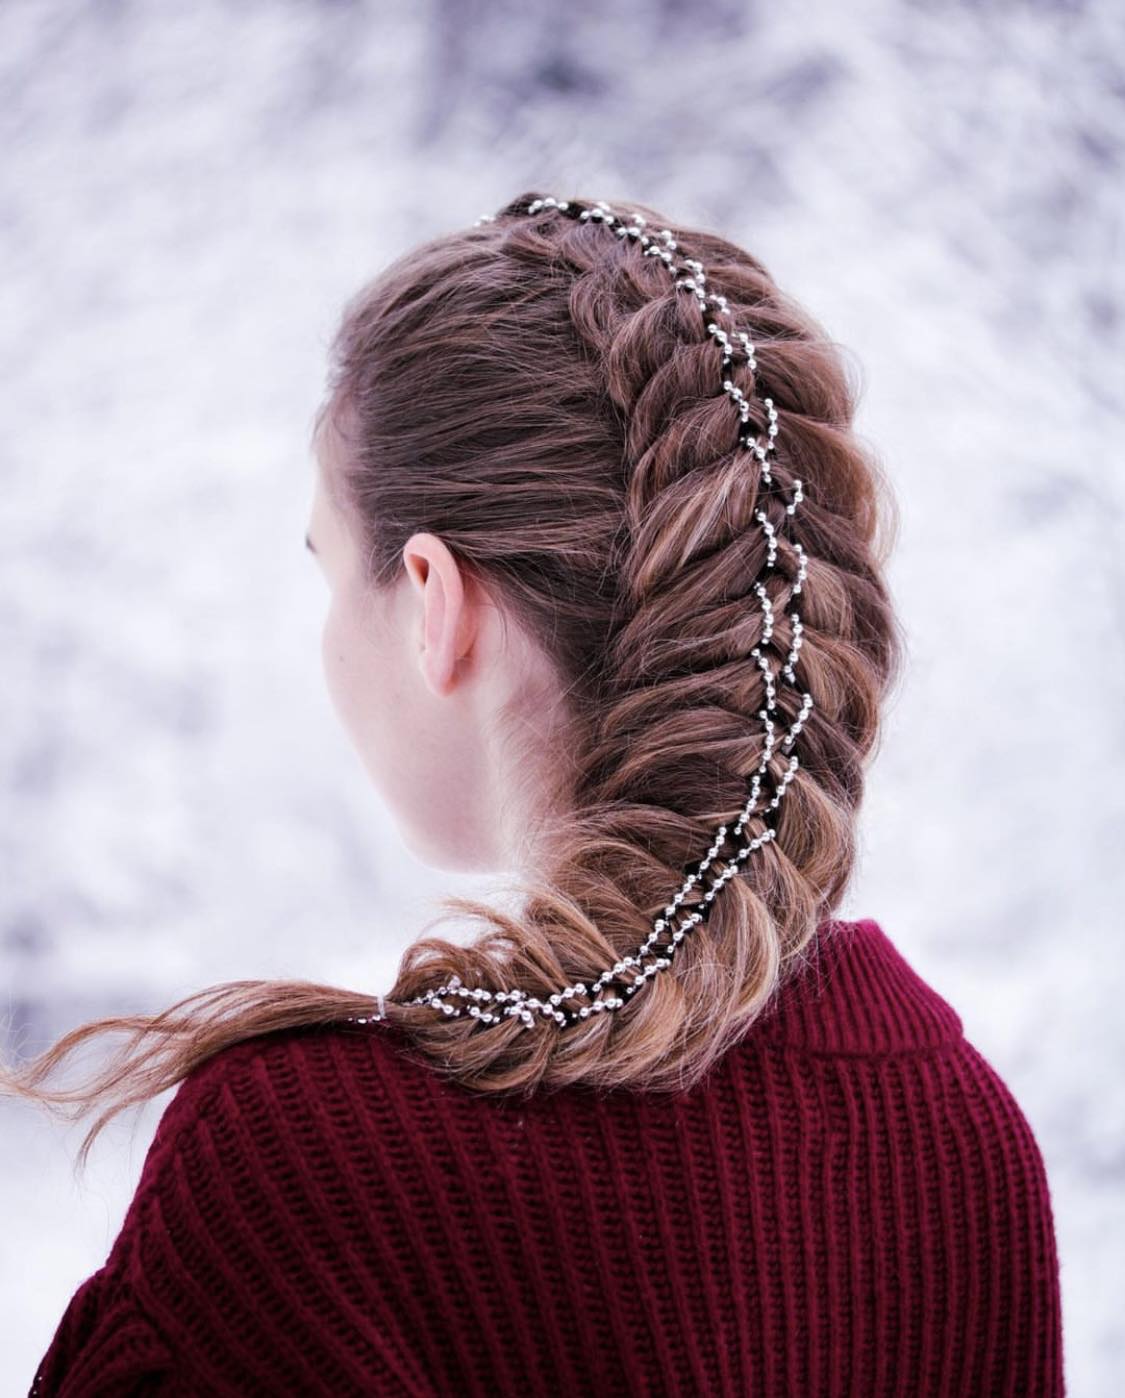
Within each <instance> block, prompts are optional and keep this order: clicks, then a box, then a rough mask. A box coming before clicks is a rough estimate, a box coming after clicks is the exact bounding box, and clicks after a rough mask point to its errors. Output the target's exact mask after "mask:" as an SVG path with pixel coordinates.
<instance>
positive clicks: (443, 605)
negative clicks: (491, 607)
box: [403, 533, 474, 695]
mask: <svg viewBox="0 0 1125 1398" xmlns="http://www.w3.org/2000/svg"><path fill="white" fill-rule="evenodd" d="M403 562H404V564H405V566H406V573H407V577H408V578H409V579H410V582H411V585H412V587H413V590H414V593H415V596H416V599H417V601H418V602H419V604H420V608H419V609H420V614H421V615H420V623H419V630H420V651H421V663H422V668H423V673H424V675H425V678H426V682H427V684H428V685H429V686H430V688H431V689H432V690H433V692H434V693H435V694H437V695H445V694H448V693H449V692H450V690H451V689H452V688H453V687H454V683H455V680H456V676H457V663H458V661H459V660H461V659H462V658H463V656H464V655H465V653H466V652H467V651H468V649H469V647H470V646H471V644H472V633H473V630H474V626H473V620H472V616H471V615H470V613H471V610H472V608H471V604H470V603H469V600H468V597H467V595H466V591H465V586H464V580H463V578H462V575H461V568H460V565H459V564H458V562H457V560H456V558H454V556H453V554H452V553H451V552H450V551H449V549H448V547H447V546H446V545H445V544H444V543H442V541H441V540H440V539H439V538H437V536H436V535H434V534H427V533H419V534H414V535H412V536H411V537H410V538H409V539H408V540H407V542H406V543H405V544H404V545H403Z"/></svg>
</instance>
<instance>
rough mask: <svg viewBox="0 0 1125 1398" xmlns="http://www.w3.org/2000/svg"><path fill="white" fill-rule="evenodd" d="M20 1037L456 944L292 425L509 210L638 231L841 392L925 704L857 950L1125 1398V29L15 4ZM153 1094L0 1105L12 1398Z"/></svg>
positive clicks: (9, 106) (10, 629)
mask: <svg viewBox="0 0 1125 1398" xmlns="http://www.w3.org/2000/svg"><path fill="white" fill-rule="evenodd" d="M0 77H2V84H3V100H2V103H0V151H2V152H3V154H2V157H0V264H2V266H3V277H2V284H0V363H2V373H3V383H4V388H5V401H4V411H3V415H2V418H0V470H2V472H3V490H2V492H0V502H2V503H0V511H2V516H0V522H2V529H3V547H2V550H0V645H2V653H3V676H4V680H3V688H2V693H0V762H2V764H3V767H2V772H3V794H4V799H3V807H2V814H0V846H2V860H3V863H2V883H0V990H2V991H3V1000H2V1001H0V1009H2V1010H3V1011H5V1014H6V1018H7V1020H8V1021H9V1024H8V1034H9V1040H8V1042H9V1045H10V1046H11V1048H12V1049H13V1050H14V1048H15V1047H16V1046H18V1048H19V1050H20V1051H21V1052H31V1051H34V1050H37V1049H39V1048H42V1047H45V1045H46V1043H47V1041H48V1040H49V1039H50V1038H53V1037H54V1036H56V1035H57V1034H59V1033H61V1032H62V1031H63V1030H65V1029H67V1028H69V1027H71V1026H73V1025H76V1024H78V1023H79V1022H81V1021H84V1020H86V1019H87V1018H90V1017H92V1016H94V1015H99V1014H106V1013H112V1012H116V1011H125V1010H128V1011H139V1010H146V1011H149V1010H155V1009H157V1008H160V1007H162V1006H163V1005H165V1004H167V1003H169V1002H170V1001H171V999H173V998H178V997H179V996H181V995H185V994H188V993H190V992H191V991H192V990H195V989H199V988H201V987H203V986H205V985H210V984H214V983H216V982H219V981H221V980H227V979H231V978H234V977H241V976H247V977H258V976H275V975H277V976H290V975H296V976H309V977H314V978H317V979H322V980H326V981H333V982H336V983H340V984H349V985H353V986H361V987H369V988H371V989H372V990H376V989H381V988H385V987H386V986H387V985H388V984H389V982H390V980H391V978H392V975H393V970H394V966H395V964H396V963H397V959H398V956H399V954H400V953H401V951H402V949H403V947H404V946H405V945H406V944H407V942H409V941H410V940H411V938H412V937H413V936H414V935H415V933H416V931H417V929H418V927H419V926H420V925H421V922H422V921H423V920H424V917H425V916H426V915H427V914H428V913H430V912H432V911H433V903H432V900H433V898H435V897H436V896H437V895H438V894H440V893H442V892H447V891H468V890H469V889H470V888H474V891H480V886H479V885H476V886H475V887H474V885H473V884H472V882H471V881H469V880H461V881H457V882H455V881H454V880H453V879H445V878H442V877H441V876H439V875H435V874H433V873H432V872H431V871H428V870H426V869H424V868H423V867H421V866H420V865H417V864H415V863H414V862H412V860H411V858H410V856H409V855H408V854H407V853H406V851H405V850H404V849H403V847H402V846H401V845H400V843H399V841H398V837H397V835H396V833H395V831H394V828H393V826H392V824H391V823H390V821H389V818H388V816H387V815H386V814H385V813H384V812H383V811H382V810H380V809H379V807H378V805H377V802H376V801H375V799H374V798H373V795H372V794H371V793H370V791H369V790H368V788H367V786H366V783H365V779H364V778H363V776H362V774H361V771H360V768H359V765H358V762H356V761H355V760H354V759H353V757H352V754H351V750H350V748H349V747H348V745H347V742H346V739H345V738H344V736H343V734H342V732H341V731H340V730H339V729H338V727H337V725H336V723H335V719H334V716H333V714H332V712H331V710H330V706H329V701H328V699H327V696H326V695H325V693H324V691H323V687H322V681H321V675H320V663H319V651H318V644H319V628H320V622H321V616H322V610H323V607H324V603H325V599H326V592H325V589H324V585H323V583H322V581H321V579H320V576H319V574H318V572H317V570H316V565H315V561H314V560H313V559H311V558H310V556H309V555H308V554H307V553H306V551H305V549H304V547H303V533H304V528H305V523H306V519H307V512H308V505H309V500H310V496H311V484H312V475H311V471H312V467H311V461H310V458H309V456H308V453H307V447H306V444H307V437H308V430H309V427H310V425H311V419H312V414H313V412H314V410H315V408H316V405H317V403H318V401H319V398H320V394H321V390H322V386H323V376H324V351H325V346H326V342H327V339H328V337H329V335H330V333H331V331H332V329H333V327H334V325H335V321H336V317H337V314H338V311H339V308H340V305H341V303H342V301H343V299H344V298H345V297H346V296H347V295H348V294H350V293H351V292H352V291H353V290H354V289H355V288H356V287H357V286H358V285H359V283H360V282H361V281H363V280H364V279H366V278H367V277H368V276H370V275H371V274H372V273H373V272H374V271H375V270H376V269H377V268H378V267H379V266H380V265H381V264H383V263H384V262H385V261H386V260H387V259H389V258H390V257H391V256H393V255H394V254H396V253H397V252H398V251H399V250H401V249H402V248H403V247H405V246H406V245H408V244H410V243H413V242H414V241H416V240H418V239H420V238H422V237H426V236H429V235H431V234H434V233H436V232H439V231H442V230H445V229H447V228H452V227H457V226H463V225H465V224H467V223H469V222H471V221H472V220H473V219H475V218H476V217H477V215H478V214H480V213H483V212H486V211H492V210H494V209H495V208H497V207H499V205H501V204H502V203H504V202H505V201H506V200H507V199H508V198H510V197H511V196H512V195H513V194H515V193H517V192H519V191H520V190H522V189H524V188H528V187H537V188H540V189H542V190H544V191H546V192H552V193H556V194H559V195H566V194H575V195H578V196H583V197H593V198H598V197H601V198H606V199H608V200H609V201H610V203H612V202H613V200H614V198H615V197H616V196H620V197H637V198H639V199H642V200H643V201H645V202H647V203H651V204H653V205H655V206H656V207H657V208H661V209H663V210H665V211H666V212H667V213H668V214H669V216H671V217H675V218H677V219H683V220H686V221H688V222H692V221H695V222H699V223H703V224H706V225H708V226H712V227H715V228H718V229H720V230H721V231H723V232H726V233H728V234H729V235H730V236H732V237H734V238H736V239H738V240H739V241H741V242H743V243H744V244H745V245H746V246H747V247H749V248H751V249H752V250H753V251H754V252H755V253H756V254H758V255H759V256H760V257H762V258H763V260H764V261H765V262H766V264H767V266H768V267H769V268H770V269H771V271H772V272H773V273H774V275H775V276H776V277H777V278H778V280H779V281H780V282H781V284H782V285H783V286H785V287H786V288H788V289H789V290H791V291H792V292H793V293H795V294H796V295H797V296H799V297H800V298H801V299H803V300H804V301H805V302H806V303H807V304H808V305H809V307H810V308H811V309H812V311H813V312H814V314H816V315H817V316H818V317H819V318H820V319H821V320H822V321H823V323H824V324H825V325H826V326H827V327H828V329H829V331H830V333H831V334H832V335H833V336H834V337H835V338H836V339H838V340H840V341H841V342H843V343H844V344H845V345H847V346H848V347H849V349H850V350H851V351H852V352H853V353H854V354H855V355H856V356H857V357H858V359H859V361H860V362H861V364H862V367H863V373H864V381H865V383H866V391H865V395H864V400H863V406H862V409H861V420H860V426H861V429H862V430H863V432H864V433H865V435H866V436H868V437H869V438H870V439H871V440H872V441H873V442H874V443H875V444H876V446H877V448H878V449H879V451H880V453H881V455H882V456H883V458H884V460H885V461H886V463H887V465H888V467H889V469H890V471H891V474H892V477H893V479H894V482H895V484H896V486H897V489H898V492H899V496H900V499H901V502H902V509H903V529H902V534H901V537H900V542H899V546H898V552H897V555H896V558H895V562H894V565H893V569H892V583H893V585H894V587H895V590H896V593H897V595H898V597H899V601H900V605H901V607H902V610H903V613H904V617H905V620H906V624H907V627H908V630H909V633H910V641H911V650H912V656H911V668H910V673H909V676H908V679H907V681H906V685H905V687H904V689H903V691H902V694H901V697H900V699H899V701H898V702H897V704H896V705H895V706H894V708H893V711H892V713H891V716H890V721H889V729H888V735H887V739H886V743H885V745H884V749H883V751H882V754H881V755H880V757H879V759H878V761H877V763H876V765H875V767H874V768H873V770H872V774H871V784H870V789H869V799H868V802H867V805H866V807H865V815H864V822H863V830H862V840H863V852H864V853H863V864H862V868H861V872H860V875H859V877H858V878H857V881H856V884H855V885H854V891H853V894H852V896H851V898H850V901H849V904H848V905H847V906H846V907H845V908H844V909H843V910H842V911H843V913H844V915H847V916H874V917H876V918H878V919H879V921H880V922H881V924H882V925H883V927H884V928H885V929H886V930H887V932H888V933H889V934H890V935H891V936H892V937H893V938H894V939H895V940H896V942H897V943H898V944H899V946H900V947H901V949H902V950H903V952H904V953H905V954H906V955H907V957H908V959H909V960H911V961H912V963H913V964H914V965H915V966H916V967H917V968H918V969H919V970H920V971H921V972H922V973H923V974H924V975H925V976H926V977H927V978H928V979H929V980H930V981H931V983H932V984H934V985H935V987H936V988H938V989H939V990H940V991H941V992H942V993H943V994H944V995H946V997H947V998H949V999H950V1000H951V1001H952V1002H953V1003H954V1004H955V1005H956V1006H957V1008H958V1009H959V1010H960V1012H961V1013H962V1016H963V1018H964V1020H965V1024H966V1031H967V1033H968V1035H969V1037H970V1038H971V1039H972V1040H973V1041H974V1042H975V1043H976V1044H977V1045H978V1046H979V1047H980V1048H981V1049H982V1051H983V1052H985V1054H986V1055H987V1056H988V1057H989V1058H990V1059H991V1061H992V1062H993V1063H994V1064H995V1066H996V1067H997V1069H998V1070H999V1072H1000V1073H1001V1075H1002V1076H1003V1077H1004V1078H1005V1080H1006V1081H1007V1082H1008V1083H1009V1084H1010V1085H1011V1087H1012V1088H1013V1090H1014V1091H1015V1092H1016V1094H1017V1096H1018V1098H1019V1100H1020V1102H1021V1104H1022V1105H1023V1107H1024V1110H1025V1112H1026V1114H1027V1116H1028V1117H1029V1119H1030V1121H1031V1123H1032V1125H1033V1127H1034V1129H1035V1131H1036V1134H1037V1136H1038V1139H1039V1141H1040V1143H1041V1147H1042V1150H1043V1153H1044V1156H1045V1158H1046V1161H1047V1165H1048V1170H1049V1174H1050V1178H1051V1183H1052V1191H1053V1198H1054V1204H1055V1210H1056V1224H1057V1228H1058V1234H1059V1244H1060V1250H1061V1256H1062V1280H1063V1290H1064V1308H1065V1314H1064V1325H1065V1332H1066V1358H1067V1371H1068V1379H1069V1383H1070V1386H1071V1387H1070V1391H1071V1392H1073V1393H1074V1394H1075V1395H1094V1394H1099V1395H1100V1394H1106V1395H1108V1394H1111V1393H1117V1392H1120V1383H1121V1375H1122V1373H1123V1372H1125V1332H1123V1329H1122V1325H1121V1321H1120V1315H1121V1291H1122V1283H1123V1281H1125V1276H1123V1267H1122V1258H1123V1257H1125V1085H1123V1081H1122V1067H1123V1066H1125V1065H1123V1057H1125V1055H1123V1049H1125V1023H1123V1020H1122V1016H1121V1006H1122V1004H1123V1003H1125V952H1123V949H1122V946H1121V935H1122V919H1121V916H1120V912H1119V909H1120V907H1121V905H1122V898H1123V895H1125V858H1123V854H1125V761H1123V759H1125V718H1123V715H1125V702H1123V701H1125V682H1123V681H1125V674H1123V672H1125V664H1123V659H1125V657H1123V640H1122V637H1123V624H1125V555H1123V549H1125V536H1123V530H1122V512H1123V508H1125V463H1123V460H1122V448H1121V446H1120V443H1121V440H1122V435H1123V429H1125V423H1123V421H1122V416H1123V398H1125V394H1123V385H1125V372H1123V371H1125V354H1123V350H1125V320H1123V314H1125V246H1123V223H1125V218H1123V214H1125V207H1123V201H1125V176H1123V171H1122V157H1123V153H1125V7H1123V6H1122V5H1120V4H1118V3H1115V0H1105V3H1101V4H1092V3H1091V4H1082V3H1062V2H1061V0H1055V3H1040V4H1032V3H1027V4H1017V3H996V4H984V5H982V4H978V3H972V2H971V0H964V3H945V4H932V5H921V4H917V3H905V2H904V0H853V3H851V4H849V5H847V6H844V5H839V4H833V3H827V0H825V2H824V3H799V4H793V5H791V6H777V5H765V4H762V3H745V0H743V3H739V4H732V3H723V2H720V3H714V0H713V3H710V4H708V5H699V6H698V7H697V6H693V5H690V4H684V3H682V0H681V2H680V3H671V0H662V2H661V3H657V0H622V2H621V3H619V4H616V5H614V6H612V7H607V6H604V5H598V6H595V5H593V4H590V3H588V2H587V0H582V3H575V2H574V0H572V3H570V4H569V5H567V6H565V7H564V6H560V5H557V4H548V3H545V2H544V0H522V3H515V0H508V3H486V2H485V0H460V3H452V0H450V3H444V4H443V3H439V0H394V2H393V3H392V2H390V0H388V3H383V4H378V5H371V4H363V3H358V2H357V3H340V2H339V0H338V2H337V3H321V4H317V3H312V0H305V3H301V0H273V2H272V3H270V2H269V0H255V2H254V3H246V2H244V3H240V4H233V3H229V4H220V3H216V0H193V3H192V4H191V5H187V6H170V5H165V6H155V5H142V4H139V3H125V2H124V0H117V2H116V3H109V0H105V3H92V2H90V0H88V2H87V3H71V4H61V3H55V2H53V0H51V2H48V0H34V3H28V2H27V0H6V3H5V4H4V5H3V7H0ZM166 1103H167V1098H161V1099H158V1100H157V1101H156V1102H155V1103H153V1104H151V1105H150V1107H149V1108H147V1109H145V1111H144V1112H142V1113H141V1114H139V1115H137V1114H134V1115H132V1116H131V1117H126V1118H124V1119H121V1118H119V1120H118V1122H117V1123H115V1124H114V1126H113V1127H111V1129H110V1130H109V1132H107V1134H106V1135H105V1136H104V1137H103V1138H102V1140H101V1141H100V1142H99V1144H98V1146H97V1147H96V1149H95V1152H94V1155H93V1156H92V1159H91V1166H90V1170H89V1172H88V1175H87V1177H86V1182H85V1184H84V1185H82V1186H81V1187H77V1186H75V1185H74V1184H73V1182H72V1180H71V1176H70V1165H71V1161H72V1158H73V1153H74V1151H75V1149H76V1148H77V1145H78V1142H79V1140H80V1139H81V1134H82V1132H83V1131H84V1129H85V1127H86V1125H88V1122H83V1123H80V1124H77V1125H73V1126H65V1125H63V1124H61V1123H59V1122H57V1121H55V1120H54V1119H52V1118H49V1117H47V1116H46V1115H43V1114H40V1113H38V1112H35V1111H31V1110H30V1109H26V1108H23V1107H15V1106H13V1105H11V1104H0V1144H2V1152H0V1236H2V1237H3V1262H2V1268H0V1388H2V1389H3V1391H4V1392H5V1393H13V1394H15V1393H17V1392H23V1391H24V1390H25V1387H26V1384H27V1382H28V1381H29V1380H30V1375H31V1372H32V1369H33V1367H34V1364H35V1362H36V1360H37V1359H38V1357H39V1355H40V1354H41V1352H42V1351H43V1349H45V1347H46V1345H47V1342H48V1340H49V1339H50V1336H51V1334H52V1332H53V1329H54V1325H55V1323H56V1321H57V1319H58V1317H59V1316H60V1314H61V1312H62V1308H63V1307H64V1305H65V1303H66V1301H67V1300H68V1299H69V1297H70V1295H71V1293H72V1292H73V1290H74V1288H75V1287H76V1286H77V1284H78V1283H79V1282H80V1281H81V1280H82V1279H83V1278H84V1277H86V1276H87V1275H89V1274H90V1273H91V1272H92V1271H94V1270H95V1269H96V1268H97V1267H99V1266H100V1265H101V1263H102V1261H103V1260H104V1258H105V1254H106V1252H107V1251H108V1248H109V1245H110V1244H111V1242H112V1240H113V1238H114V1237H115V1236H116V1232H117V1229H118V1227H119V1226H120V1222H121V1218H122V1216H123V1214H124V1209H125V1205H126V1203H127V1201H128V1198H129V1196H130V1194H131V1192H132V1189H133V1187H134V1185H135V1182H136V1176H137V1174H138V1172H139V1169H140V1165H141V1162H142V1159H143V1154H144V1150H145V1149H146V1147H147V1143H148V1140H149V1138H150V1137H151V1132H152V1130H153V1129H154V1127H155V1124H156V1120H157V1119H158V1117H159V1114H160V1112H161V1111H162V1110H163V1108H164V1106H165V1105H166Z"/></svg>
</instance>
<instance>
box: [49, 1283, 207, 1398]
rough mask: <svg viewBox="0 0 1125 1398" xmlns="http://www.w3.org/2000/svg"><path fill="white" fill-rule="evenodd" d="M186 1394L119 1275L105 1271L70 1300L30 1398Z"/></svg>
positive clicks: (161, 1344) (158, 1339) (168, 1355)
mask: <svg viewBox="0 0 1125 1398" xmlns="http://www.w3.org/2000/svg"><path fill="white" fill-rule="evenodd" d="M186 1391H187V1390H185V1389H183V1388H182V1387H181V1386H180V1382H179V1379H178V1378H177V1375H176V1371H175V1366H174V1363H173V1356H172V1353H171V1351H170V1350H169V1348H168V1345H167V1344H166V1342H165V1341H164V1339H163V1337H162V1336H161V1335H160V1334H158V1333H157V1331H156V1329H155V1327H154V1326H153V1324H152V1322H151V1321H150V1320H149V1318H148V1317H147V1316H146V1315H145V1314H144V1312H143V1310H142V1309H141V1307H140V1305H139V1304H138V1301H137V1298H136V1296H135V1295H134V1293H133V1290H132V1288H131V1287H130V1285H129V1283H128V1282H127V1281H126V1279H125V1278H124V1276H123V1275H122V1274H121V1272H120V1271H118V1270H112V1269H111V1268H110V1267H109V1266H108V1265H107V1266H105V1267H102V1268H101V1269H100V1270H99V1271H97V1272H95V1273H94V1274H93V1276H90V1277H87V1278H86V1280H85V1281H84V1282H83V1283H82V1285H81V1286H80V1287H79V1288H78V1290H77V1291H76V1292H75V1293H74V1295H73V1296H72V1297H71V1300H70V1304H69V1305H68V1306H67V1308H66V1310H65V1311H64V1312H63V1316H62V1319H61V1320H60V1321H59V1323H58V1326H57V1328H56V1330H55V1334H54V1338H53V1339H52V1341H51V1344H50V1347H49V1348H48V1350H47V1352H46V1354H45V1355H44V1356H43V1358H42V1359H41V1360H40V1363H39V1368H38V1369H37V1370H36V1373H35V1377H34V1378H33V1380H32V1383H31V1389H30V1393H29V1398H56V1396H57V1398H86V1395H91V1398H92V1395H94V1394H97V1395H98V1398H126V1395H128V1396H129V1398H135V1396H139V1395H142V1394H146V1395H147V1394H161V1395H166V1396H167V1398H171V1395H173V1394H182V1393H186Z"/></svg>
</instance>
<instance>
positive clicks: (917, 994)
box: [751, 917, 964, 1056]
mask: <svg viewBox="0 0 1125 1398" xmlns="http://www.w3.org/2000/svg"><path fill="white" fill-rule="evenodd" d="M751 1035H752V1036H754V1037H757V1038H760V1039H761V1040H764V1041H767V1042H771V1043H779V1044H783V1045H786V1046H788V1047H790V1048H800V1049H804V1050H807V1051H808V1052H813V1053H828V1054H839V1055H852V1054H855V1055H863V1056H870V1055H876V1056H878V1055H882V1054H891V1053H915V1052H927V1051H933V1050H941V1049H946V1048H950V1047H952V1046H955V1045H958V1044H960V1043H961V1042H962V1041H963V1039H964V1024H963V1022H962V1019H961V1016H960V1015H959V1014H958V1012H957V1010H956V1009H955V1008H954V1007H953V1005H951V1004H950V1003H949V1001H948V1000H946V999H945V997H944V996H943V995H941V994H940V993H939V992H938V991H937V989H935V987H934V986H933V985H931V984H930V982H929V981H928V980H926V979H925V977H923V976H922V975H921V974H920V973H919V972H918V971H917V970H916V969H915V967H914V966H913V965H912V964H911V962H910V961H909V960H908V959H907V957H906V956H905V955H904V954H903V952H902V951H901V950H900V949H899V947H898V946H897V944H896V943H895V942H894V941H893V940H892V939H891V937H889V936H888V934H887V933H886V932H885V931H884V930H883V928H882V926H881V925H880V924H879V922H877V921H876V919H875V918H872V917H865V918H859V919H855V920H845V919H838V920H833V921H830V922H827V923H825V924H823V925H822V926H821V927H820V928H819V929H818V930H817V934H816V936H815V937H814V938H813V939H812V940H811V941H810V943H809V944H808V946H807V947H806V949H805V951H804V952H803V954H802V956H801V958H800V960H799V961H798V962H797V963H796V964H794V965H791V966H790V967H789V969H788V970H787V971H786V972H785V974H784V975H783V977H782V980H781V982H780V983H779V985H778V988H777V989H776V991H775V992H774V997H773V999H772V1000H771V1001H770V1003H769V1005H768V1006H767V1008H766V1010H765V1011H764V1012H763V1013H762V1015H761V1016H760V1017H759V1019H758V1020H756V1021H755V1022H754V1024H753V1025H752V1026H751Z"/></svg>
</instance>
